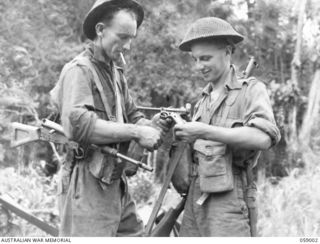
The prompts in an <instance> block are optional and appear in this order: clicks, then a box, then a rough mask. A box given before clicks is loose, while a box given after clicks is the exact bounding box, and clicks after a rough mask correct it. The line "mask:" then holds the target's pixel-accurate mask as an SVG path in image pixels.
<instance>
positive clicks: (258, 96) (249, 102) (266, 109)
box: [244, 80, 281, 146]
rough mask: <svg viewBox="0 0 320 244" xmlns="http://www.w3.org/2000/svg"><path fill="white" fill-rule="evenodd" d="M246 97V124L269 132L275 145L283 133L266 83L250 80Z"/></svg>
mask: <svg viewBox="0 0 320 244" xmlns="http://www.w3.org/2000/svg"><path fill="white" fill-rule="evenodd" d="M245 99H246V100H245V109H244V111H245V115H244V125H245V126H251V127H255V128H257V129H259V130H261V131H263V132H265V133H266V134H268V135H269V136H270V138H271V140H272V146H274V145H275V144H277V143H278V142H279V141H280V138H281V135H280V131H279V129H278V127H277V125H276V122H275V119H274V115H273V111H272V107H271V102H270V98H269V96H268V93H267V90H266V87H265V85H264V84H263V83H262V82H260V81H257V80H252V81H250V82H249V83H248V87H247V91H246V96H245Z"/></svg>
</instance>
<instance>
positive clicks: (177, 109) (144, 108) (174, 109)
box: [137, 106, 190, 114]
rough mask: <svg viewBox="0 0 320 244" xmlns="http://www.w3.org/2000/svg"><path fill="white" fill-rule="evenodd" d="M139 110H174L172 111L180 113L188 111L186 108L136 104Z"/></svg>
mask: <svg viewBox="0 0 320 244" xmlns="http://www.w3.org/2000/svg"><path fill="white" fill-rule="evenodd" d="M137 108H138V109H139V110H145V111H154V112H162V111H166V112H174V113H181V114H186V113H189V112H190V111H189V110H188V109H187V108H165V107H160V108H153V107H143V106H137Z"/></svg>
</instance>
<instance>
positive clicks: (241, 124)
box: [174, 17, 280, 236]
mask: <svg viewBox="0 0 320 244" xmlns="http://www.w3.org/2000/svg"><path fill="white" fill-rule="evenodd" d="M242 40H243V37H242V36H241V35H240V34H239V33H238V32H236V31H235V30H234V29H233V28H232V26H231V25H230V24H229V23H227V22H226V21H224V20H222V19H219V18H214V17H207V18H202V19H198V20H197V21H195V22H194V23H193V24H192V25H191V26H190V28H189V30H188V31H187V33H186V36H185V37H184V39H183V41H182V43H181V44H180V46H179V48H180V50H182V51H189V52H191V54H192V57H193V58H194V60H195V66H196V69H197V70H198V71H199V72H200V73H201V74H202V76H203V79H204V80H205V81H206V82H207V83H208V84H207V86H206V87H205V88H204V89H203V93H202V98H201V100H200V101H199V102H198V103H197V105H196V107H195V114H194V117H193V120H192V122H189V123H185V124H183V125H176V126H175V128H174V129H175V134H176V136H177V138H180V139H181V140H184V141H189V142H193V155H194V160H193V161H194V166H195V167H194V168H195V169H196V170H195V172H193V173H194V177H193V179H192V182H191V186H190V188H189V193H188V197H187V202H186V206H185V212H184V216H183V221H182V226H181V230H180V236H250V235H251V233H250V224H249V222H250V221H249V214H248V207H249V210H250V208H254V206H253V204H254V200H255V196H254V195H253V194H254V192H255V187H254V185H253V184H252V183H251V182H250V184H248V182H247V175H246V168H247V163H248V162H250V161H252V158H254V156H255V155H256V153H257V152H258V151H259V150H266V149H268V148H270V147H271V146H274V145H275V144H276V143H277V142H278V141H279V139H280V134H279V130H278V128H277V126H276V124H275V120H274V116H273V112H272V108H271V104H270V100H269V97H268V94H267V90H266V88H265V86H264V85H263V83H261V82H259V81H258V80H257V79H255V78H253V77H251V78H248V79H237V77H236V75H235V69H234V66H233V65H232V59H231V56H232V53H233V51H234V48H235V44H237V43H239V42H241V41H242ZM248 186H250V187H249V188H250V189H248ZM246 200H247V204H248V205H247V204H246ZM251 215H253V214H252V213H251ZM251 221H252V220H251ZM252 224H253V225H254V224H255V223H251V225H252ZM252 227H254V226H252ZM251 231H252V230H251Z"/></svg>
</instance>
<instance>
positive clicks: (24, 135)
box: [11, 119, 153, 172]
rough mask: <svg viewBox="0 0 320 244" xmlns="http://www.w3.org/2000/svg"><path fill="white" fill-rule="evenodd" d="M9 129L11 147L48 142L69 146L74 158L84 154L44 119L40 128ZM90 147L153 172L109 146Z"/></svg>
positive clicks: (19, 125)
mask: <svg viewBox="0 0 320 244" xmlns="http://www.w3.org/2000/svg"><path fill="white" fill-rule="evenodd" d="M11 128H12V136H11V147H17V146H21V145H24V144H26V143H29V142H34V141H48V142H53V143H56V144H63V145H67V146H69V147H70V148H72V149H74V150H75V152H76V157H81V156H83V154H84V152H83V149H82V148H81V147H80V146H79V144H78V143H77V142H74V141H69V140H68V138H67V137H66V136H65V134H64V132H63V128H62V126H61V125H59V124H57V123H55V122H53V121H50V120H47V119H44V120H42V123H41V126H31V125H25V124H22V123H18V122H13V123H11ZM90 146H91V147H93V148H94V149H98V150H100V151H101V152H102V153H104V154H108V155H111V156H113V157H116V158H119V159H122V160H124V161H126V162H129V163H131V164H134V165H135V166H137V167H140V168H142V169H144V170H147V171H150V172H152V171H153V168H152V167H150V166H148V165H146V164H143V163H142V162H140V161H137V160H135V159H132V158H130V157H127V156H126V155H123V154H121V153H119V152H118V151H117V150H116V149H115V148H112V147H109V146H97V145H93V144H92V145H90Z"/></svg>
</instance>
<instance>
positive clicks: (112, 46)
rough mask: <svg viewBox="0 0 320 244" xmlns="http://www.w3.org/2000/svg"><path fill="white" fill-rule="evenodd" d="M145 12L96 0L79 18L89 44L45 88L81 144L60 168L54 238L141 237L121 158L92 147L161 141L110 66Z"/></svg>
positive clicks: (126, 1) (126, 2)
mask: <svg viewBox="0 0 320 244" xmlns="http://www.w3.org/2000/svg"><path fill="white" fill-rule="evenodd" d="M143 16H144V12H143V9H142V7H141V6H140V5H139V4H138V3H137V2H136V1H134V0H98V1H96V2H95V4H94V5H93V7H92V8H91V9H90V11H89V12H88V14H87V15H86V17H85V19H84V23H83V31H84V34H85V35H86V37H87V38H88V39H90V40H91V41H92V42H91V43H90V44H89V45H88V47H87V48H86V50H85V51H84V52H82V53H81V54H80V55H78V56H77V57H75V58H74V59H73V60H72V61H70V62H69V63H67V64H66V65H65V66H64V68H63V70H62V72H61V75H60V78H59V81H58V83H57V84H56V86H55V88H54V89H53V90H52V91H51V96H52V99H53V101H54V103H55V104H56V106H57V108H58V111H59V113H60V116H61V122H62V126H63V129H64V132H65V133H66V135H67V136H68V138H69V139H70V140H72V141H76V142H77V143H78V144H79V145H80V148H79V150H76V151H72V150H69V152H68V156H67V159H66V162H65V164H64V165H63V167H62V169H61V179H60V182H59V185H58V194H59V211H60V219H61V224H60V232H59V234H60V236H141V235H143V223H142V221H141V219H140V218H139V217H138V216H137V214H136V208H135V204H134V202H133V200H132V198H131V196H130V194H129V193H128V186H127V183H126V176H125V169H124V168H125V164H124V163H123V162H119V161H118V160H117V159H115V158H113V157H111V156H107V155H105V154H102V153H101V152H100V151H99V150H97V149H95V148H94V147H91V146H90V145H91V144H96V145H105V144H107V145H109V146H111V147H114V148H117V149H118V150H119V151H120V152H122V153H125V151H126V148H127V143H125V142H128V141H130V140H135V141H136V142H137V143H138V144H139V145H141V146H142V147H144V148H147V149H148V150H150V151H152V150H154V149H156V148H157V147H158V146H159V144H160V133H161V132H160V130H158V129H155V128H153V127H151V126H150V125H151V124H152V123H151V121H149V120H146V119H144V116H143V114H142V113H140V112H139V111H138V110H137V108H136V105H135V103H134V102H133V100H132V98H131V96H130V93H129V91H128V86H127V82H126V79H125V77H124V75H123V71H122V68H120V67H118V66H117V65H116V63H117V61H118V60H119V58H120V57H121V55H123V54H122V53H123V52H125V51H128V50H129V49H130V45H131V41H132V39H133V38H135V37H136V35H137V29H138V27H139V26H140V25H141V23H142V21H143ZM122 58H123V57H122ZM80 149H81V150H80Z"/></svg>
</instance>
